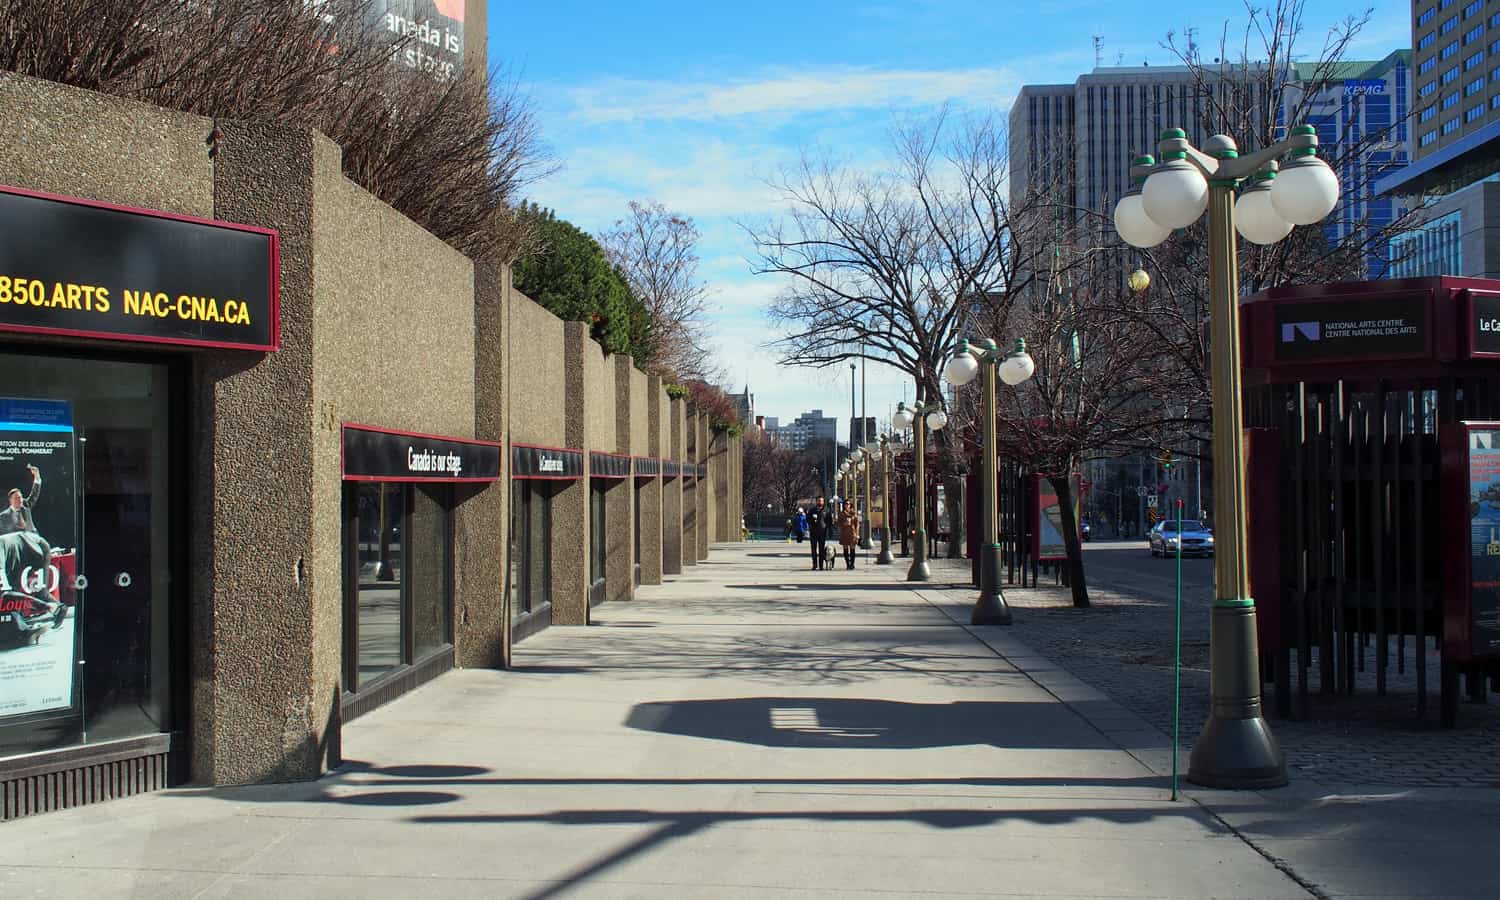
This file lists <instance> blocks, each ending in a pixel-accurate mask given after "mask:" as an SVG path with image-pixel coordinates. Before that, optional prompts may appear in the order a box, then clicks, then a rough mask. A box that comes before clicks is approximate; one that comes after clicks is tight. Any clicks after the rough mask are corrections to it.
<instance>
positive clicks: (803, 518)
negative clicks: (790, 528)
mask: <svg viewBox="0 0 1500 900" xmlns="http://www.w3.org/2000/svg"><path fill="white" fill-rule="evenodd" d="M796 528H797V543H799V544H800V543H802V541H803V540H805V539H806V538H807V513H806V512H804V511H803V510H802V507H800V506H799V507H797V521H796Z"/></svg>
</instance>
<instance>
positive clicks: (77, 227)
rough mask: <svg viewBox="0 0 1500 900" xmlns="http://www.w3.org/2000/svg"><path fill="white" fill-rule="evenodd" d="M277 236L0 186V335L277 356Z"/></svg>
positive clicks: (206, 220)
mask: <svg viewBox="0 0 1500 900" xmlns="http://www.w3.org/2000/svg"><path fill="white" fill-rule="evenodd" d="M277 253H278V246H277V235H276V232H274V231H271V230H269V229H265V228H255V227H252V226H249V225H233V224H229V223H227V222H215V221H212V220H209V219H196V218H191V217H188V216H178V215H172V214H169V213H164V212H157V211H154V210H144V209H131V208H128V207H122V206H113V205H110V204H107V203H98V202H95V201H91V200H79V199H76V198H72V197H55V196H51V195H48V194H40V193H36V192H34V191H26V190H21V189H20V188H12V187H4V186H0V331H18V332H29V333H34V334H54V335H68V336H75V337H89V338H106V339H110V340H117V341H143V342H147V343H158V344H184V345H189V346H199V347H216V348H224V349H234V350H261V351H270V350H276V349H278V348H279V347H280V343H281V328H280V308H279V305H278V303H279V299H278V285H277Z"/></svg>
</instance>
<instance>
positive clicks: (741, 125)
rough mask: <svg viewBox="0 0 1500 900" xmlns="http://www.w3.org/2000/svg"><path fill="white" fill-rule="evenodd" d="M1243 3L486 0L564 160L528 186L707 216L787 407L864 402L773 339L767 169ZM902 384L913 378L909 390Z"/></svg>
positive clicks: (1369, 29) (1389, 12)
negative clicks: (779, 355)
mask: <svg viewBox="0 0 1500 900" xmlns="http://www.w3.org/2000/svg"><path fill="white" fill-rule="evenodd" d="M1308 6H1309V7H1310V11H1309V12H1308V13H1307V17H1306V19H1307V21H1306V27H1305V30H1304V36H1303V37H1302V38H1301V40H1300V43H1299V47H1300V49H1301V51H1302V52H1305V53H1307V54H1308V55H1309V56H1310V57H1316V55H1317V52H1318V50H1319V49H1320V48H1321V46H1322V43H1323V39H1324V36H1325V35H1326V34H1327V31H1328V29H1329V27H1330V25H1332V24H1333V23H1334V22H1335V21H1336V20H1338V19H1340V18H1342V17H1344V16H1347V15H1349V14H1351V13H1356V12H1359V13H1362V12H1363V10H1364V8H1365V7H1363V6H1360V5H1358V4H1351V5H1344V4H1342V3H1337V2H1330V0H1313V2H1310V3H1309V4H1308ZM1244 22H1245V13H1244V6H1243V4H1242V3H1240V2H1233V0H1229V2H1226V0H1202V2H1200V3H1198V4H1195V5H1194V6H1193V8H1189V7H1188V5H1186V4H1165V3H1153V4H1145V3H1139V2H1136V3H1122V2H1107V0H1042V2H1024V3H1013V2H1012V3H1007V2H998V3H997V2H993V0H991V2H965V0H952V2H946V0H906V2H902V3H895V2H892V3H870V2H863V3H861V2H822V0H813V2H801V3H787V2H766V0H762V2H759V3H736V4H720V3H669V2H650V0H636V2H631V3H623V2H613V3H606V2H572V0H553V2H549V3H524V4H508V3H507V4H501V3H492V4H491V5H490V34H489V55H490V64H491V65H492V66H493V65H496V64H503V65H505V66H508V67H509V68H510V69H511V71H512V72H513V73H514V74H516V75H517V76H519V78H520V80H521V82H522V84H523V85H524V87H525V89H526V90H527V91H528V92H529V93H530V95H531V98H532V100H533V102H534V105H535V108H536V111H537V115H538V118H539V122H540V125H541V128H542V132H543V136H544V139H545V140H546V142H547V144H548V145H549V147H550V148H551V150H552V151H553V153H555V155H556V156H557V158H558V160H559V161H560V162H561V164H562V166H563V168H562V170H561V171H560V172H559V173H558V174H556V175H554V176H552V177H549V178H548V179H547V180H546V181H544V182H541V183H539V184H537V185H535V186H534V187H533V188H532V189H531V190H530V199H533V200H535V201H536V202H538V203H541V204H542V205H544V206H548V207H551V208H553V209H555V210H556V211H557V214H558V215H559V216H561V217H563V218H565V219H568V220H569V221H572V222H574V223H575V224H577V225H579V226H580V227H582V228H584V229H586V230H588V231H591V232H598V231H600V230H602V229H603V228H605V227H607V226H608V225H609V224H610V223H611V222H613V221H614V220H615V219H617V218H619V217H620V216H621V215H623V214H624V212H625V209H626V204H627V203H628V202H629V201H630V200H632V199H637V200H646V199H651V200H658V201H660V202H662V203H663V204H665V205H666V206H667V207H668V208H670V209H672V210H673V211H676V212H680V213H684V214H686V215H689V216H692V217H693V219H694V220H695V221H696V222H697V223H698V227H699V229H700V230H701V231H702V234H703V240H702V245H701V256H702V275H703V276H704V278H705V279H706V280H707V281H708V283H709V285H710V287H711V288H712V291H713V299H712V305H713V333H714V340H715V345H716V347H717V349H718V352H719V354H720V358H721V361H722V362H723V364H724V367H725V368H726V369H727V370H728V371H729V373H730V377H731V380H732V387H733V388H734V389H736V390H738V389H739V388H740V386H741V385H742V384H743V383H745V382H747V381H748V383H749V385H750V388H751V390H752V391H753V392H754V393H755V394H756V407H757V412H759V413H761V414H765V415H771V416H777V417H780V418H781V420H782V421H783V422H786V421H789V420H790V419H792V418H794V417H796V416H797V415H798V414H799V413H801V412H802V411H804V410H807V409H811V408H817V407H821V408H823V409H824V410H825V411H826V412H828V413H829V414H836V415H838V416H839V418H840V434H841V436H842V435H843V434H844V433H845V432H846V431H847V428H848V417H849V372H848V369H847V367H839V368H837V369H835V370H829V371H818V370H808V369H801V368H787V367H782V366H779V365H778V364H777V359H776V357H775V355H774V353H772V352H771V351H769V350H766V349H764V348H763V347H762V344H763V342H764V341H765V340H766V339H767V338H768V337H770V336H771V332H770V329H769V325H768V323H767V322H766V320H765V318H764V314H763V312H762V311H763V309H764V306H765V304H766V302H767V301H768V300H769V299H770V298H771V297H772V296H774V294H775V293H776V291H777V290H778V288H779V284H778V283H777V282H776V281H774V280H772V279H771V278H769V277H768V276H755V275H752V274H751V269H750V263H749V261H748V260H749V258H750V257H751V256H752V254H753V251H754V248H753V245H752V244H751V243H750V241H749V240H748V239H747V238H746V237H745V235H744V232H743V230H742V229H741V228H740V227H739V225H738V224H737V223H738V222H745V221H752V222H753V221H762V220H765V219H766V218H767V217H773V216H775V215H776V213H777V210H778V208H777V206H776V203H775V199H774V195H773V193H772V192H771V191H770V190H769V189H768V188H767V187H766V186H765V179H766V178H767V177H769V176H773V175H775V174H776V172H777V171H778V170H779V169H780V167H781V166H783V165H785V164H787V163H789V162H792V161H795V160H796V159H797V158H798V156H799V155H800V154H801V152H802V151H803V150H804V149H808V150H815V151H819V152H831V153H833V154H834V155H835V156H837V157H839V158H842V159H845V160H847V161H849V162H850V163H851V164H853V165H857V166H869V167H876V166H879V165H880V164H881V163H882V161H883V160H884V159H885V158H886V156H887V153H888V151H887V146H888V143H889V142H888V139H887V135H888V130H889V128H890V126H891V124H892V122H893V121H895V120H896V119H898V118H905V117H910V116H922V115H925V114H930V113H932V112H933V111H935V110H936V109H937V108H938V107H939V106H940V105H942V104H944V103H948V104H950V105H951V107H952V108H954V109H956V110H959V111H974V112H985V111H989V110H993V111H995V112H997V113H1000V114H1002V115H1003V114H1004V112H1005V111H1006V110H1007V109H1008V108H1009V106H1010V103H1011V101H1012V99H1013V98H1014V96H1015V93H1016V91H1017V89H1018V88H1019V87H1020V85H1022V84H1030V83H1054V82H1055V83H1061V82H1071V81H1072V80H1073V79H1075V78H1076V77H1077V76H1078V75H1079V74H1082V73H1084V72H1086V71H1088V70H1089V69H1091V68H1093V66H1094V60H1095V56H1094V47H1093V42H1092V36H1093V35H1102V36H1103V38H1104V48H1103V56H1104V61H1105V65H1115V64H1116V63H1117V60H1118V59H1119V54H1122V53H1123V54H1124V64H1126V65H1140V64H1141V62H1142V61H1143V60H1148V61H1150V62H1151V64H1153V65H1168V64H1171V63H1172V62H1174V60H1173V58H1172V57H1171V54H1170V53H1169V52H1168V51H1167V50H1165V49H1163V47H1162V46H1161V45H1162V43H1163V42H1164V41H1165V38H1166V34H1167V32H1168V31H1175V32H1176V33H1177V34H1178V35H1179V40H1180V36H1181V35H1182V34H1183V33H1184V30H1185V29H1186V28H1189V27H1194V28H1197V29H1198V32H1197V35H1198V42H1199V44H1200V45H1202V46H1203V48H1204V49H1203V50H1202V51H1201V53H1202V55H1203V56H1205V57H1207V56H1211V55H1215V54H1213V53H1212V52H1211V50H1210V48H1211V47H1217V45H1218V36H1219V35H1220V34H1221V33H1222V32H1223V30H1224V28H1225V25H1226V23H1229V29H1230V31H1229V33H1230V36H1231V39H1233V38H1234V37H1235V36H1237V35H1242V34H1243V28H1244ZM1410 41H1411V35H1410V5H1409V4H1407V3H1404V2H1400V3H1397V2H1387V3H1383V4H1380V8H1378V9H1377V10H1376V11H1375V12H1374V13H1373V14H1372V18H1371V21H1370V23H1369V25H1368V26H1366V28H1365V30H1364V31H1363V32H1362V34H1361V37H1360V39H1359V41H1358V44H1357V46H1356V47H1355V48H1354V50H1355V52H1354V53H1353V54H1352V55H1353V56H1355V57H1357V58H1365V59H1377V58H1380V57H1382V56H1384V55H1385V54H1386V53H1388V52H1390V51H1391V50H1394V49H1397V48H1400V47H1407V46H1410ZM866 377H867V388H866V392H867V397H868V401H867V402H868V411H869V414H870V415H879V416H881V417H884V416H885V415H886V414H887V412H888V410H889V409H890V408H891V407H893V406H894V404H895V402H896V401H897V400H900V399H902V398H903V396H904V397H907V398H908V399H909V398H910V390H911V389H910V388H909V387H907V386H906V385H905V384H904V381H903V379H902V378H901V376H899V374H898V373H896V372H894V371H893V370H889V369H886V368H885V367H884V366H879V365H872V366H870V367H869V369H868V373H867V376H866ZM903 391H904V392H905V393H903Z"/></svg>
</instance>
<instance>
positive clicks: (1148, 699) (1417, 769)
mask: <svg viewBox="0 0 1500 900" xmlns="http://www.w3.org/2000/svg"><path fill="white" fill-rule="evenodd" d="M933 570H934V571H933V575H934V580H935V581H936V582H942V581H945V580H946V581H950V582H954V583H950V584H948V585H946V586H945V585H943V584H940V583H939V584H934V587H937V588H938V589H939V590H941V591H943V593H945V594H947V595H949V596H952V597H954V598H955V599H970V598H972V597H973V588H971V587H969V586H968V584H967V579H968V573H969V568H968V562H967V561H965V560H934V561H933ZM1005 598H1006V601H1007V602H1008V603H1009V604H1010V606H1011V608H1012V610H1014V612H1015V624H1014V625H1012V626H1011V628H1012V629H1013V630H1014V634H1015V637H1016V638H1017V639H1019V640H1021V641H1022V642H1023V643H1025V644H1026V645H1027V646H1029V647H1031V648H1032V649H1033V650H1036V651H1037V652H1039V653H1041V654H1043V655H1045V656H1047V657H1048V658H1049V659H1051V660H1052V661H1053V662H1055V663H1057V664H1058V665H1061V666H1062V667H1063V668H1065V669H1067V670H1068V671H1069V672H1071V673H1072V674H1073V675H1075V676H1076V677H1078V678H1080V679H1082V680H1084V681H1085V682H1087V683H1089V684H1091V685H1093V686H1094V687H1096V688H1098V689H1100V690H1103V691H1105V692H1106V693H1108V694H1109V695H1110V696H1111V697H1112V698H1113V699H1114V700H1116V701H1117V702H1119V703H1120V704H1122V705H1123V706H1125V707H1127V708H1128V709H1130V710H1131V711H1133V712H1134V713H1136V714H1137V715H1139V716H1141V717H1142V718H1144V719H1146V720H1147V721H1149V722H1151V723H1152V724H1153V725H1155V726H1156V727H1157V728H1159V729H1161V730H1162V731H1163V732H1164V733H1166V734H1171V733H1172V616H1173V610H1172V606H1173V604H1172V601H1171V600H1170V599H1169V598H1160V597H1155V596H1152V595H1150V594H1149V593H1148V592H1144V591H1142V592H1139V593H1136V592H1127V591H1122V590H1117V589H1115V590H1112V589H1108V588H1102V587H1095V586H1091V587H1090V589H1089V598H1090V600H1091V602H1092V604H1093V606H1092V607H1091V608H1089V609H1074V608H1073V606H1072V595H1071V593H1070V592H1069V591H1068V589H1067V588H1063V587H1055V586H1052V585H1050V584H1048V583H1047V580H1046V578H1043V581H1042V585H1041V586H1040V587H1038V588H1016V587H1007V588H1006V590H1005ZM1210 608H1211V601H1210V599H1209V598H1208V597H1206V596H1200V597H1192V598H1190V597H1187V596H1184V598H1183V626H1182V642H1183V662H1182V716H1181V732H1180V744H1181V746H1183V747H1191V746H1192V744H1193V741H1194V740H1195V739H1196V738H1197V736H1198V732H1199V730H1200V728H1201V727H1202V725H1203V722H1204V721H1205V719H1206V718H1207V716H1208V698H1209V672H1208V626H1209V612H1210ZM1429 647H1430V645H1429ZM1390 655H1391V665H1390V667H1389V669H1388V671H1387V675H1386V678H1387V692H1388V693H1387V696H1386V697H1384V698H1377V697H1376V696H1375V674H1374V668H1375V666H1374V651H1373V648H1372V649H1370V650H1367V661H1368V665H1367V666H1366V670H1365V671H1364V672H1363V673H1360V674H1359V675H1358V676H1357V679H1358V680H1357V684H1356V694H1355V695H1354V696H1352V697H1347V696H1344V697H1320V696H1319V695H1318V675H1317V662H1316V659H1314V660H1313V661H1312V665H1311V666H1310V669H1309V678H1310V681H1309V688H1308V697H1309V703H1308V710H1307V715H1306V716H1302V717H1299V718H1297V719H1294V720H1286V719H1272V728H1273V730H1274V732H1275V734H1276V737H1277V739H1278V740H1279V741H1280V742H1281V745H1282V748H1283V749H1284V750H1285V751H1286V754H1287V764H1288V766H1289V767H1290V768H1291V770H1292V771H1293V773H1294V775H1296V774H1300V775H1302V776H1303V777H1306V778H1310V779H1312V780H1314V781H1318V782H1322V783H1326V784H1384V785H1404V786H1413V787H1415V786H1461V787H1494V788H1500V702H1497V700H1496V698H1494V697H1492V698H1491V701H1490V702H1489V703H1484V704H1472V703H1467V702H1465V703H1463V704H1462V705H1461V707H1460V709H1459V724H1458V727H1457V728H1453V729H1443V728H1440V727H1438V724H1437V716H1438V699H1437V685H1438V681H1437V663H1438V655H1437V651H1436V650H1435V649H1430V651H1429V653H1428V660H1427V662H1428V682H1427V684H1428V691H1429V697H1428V702H1427V718H1426V720H1425V721H1422V720H1418V719H1417V715H1416V697H1417V691H1416V675H1415V657H1414V648H1413V646H1412V642H1411V640H1410V639H1408V640H1407V642H1406V658H1407V665H1406V673H1405V674H1398V673H1397V672H1396V667H1395V657H1396V643H1395V641H1394V640H1392V642H1391V647H1390ZM1293 665H1294V667H1295V662H1294V663H1293ZM1293 684H1294V685H1295V681H1294V682H1293ZM1266 699H1267V703H1268V709H1267V712H1268V714H1269V713H1270V712H1271V710H1270V709H1269V701H1270V698H1269V697H1267V698H1266Z"/></svg>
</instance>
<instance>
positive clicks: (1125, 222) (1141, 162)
mask: <svg viewBox="0 0 1500 900" xmlns="http://www.w3.org/2000/svg"><path fill="white" fill-rule="evenodd" d="M1155 164H1156V159H1155V158H1154V157H1151V156H1137V157H1136V158H1135V160H1134V161H1133V162H1132V163H1131V167H1132V170H1136V169H1137V168H1141V169H1144V168H1149V167H1151V166H1153V165H1155ZM1145 181H1146V179H1145V177H1144V176H1133V177H1132V178H1131V183H1130V190H1129V191H1127V192H1126V193H1125V196H1123V197H1121V198H1120V202H1118V203H1116V204H1115V230H1116V231H1118V232H1119V233H1120V237H1122V238H1124V239H1125V243H1127V244H1129V245H1130V246H1132V247H1140V248H1142V249H1145V248H1147V247H1155V246H1156V245H1157V244H1160V243H1161V242H1162V241H1164V240H1166V239H1167V237H1168V236H1170V235H1171V234H1172V229H1170V228H1168V227H1167V226H1165V225H1160V224H1158V223H1157V222H1156V221H1155V220H1153V219H1152V218H1151V217H1150V216H1148V215H1147V214H1146V206H1145V201H1144V200H1143V199H1142V194H1141V185H1142V184H1144V183H1145Z"/></svg>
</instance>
